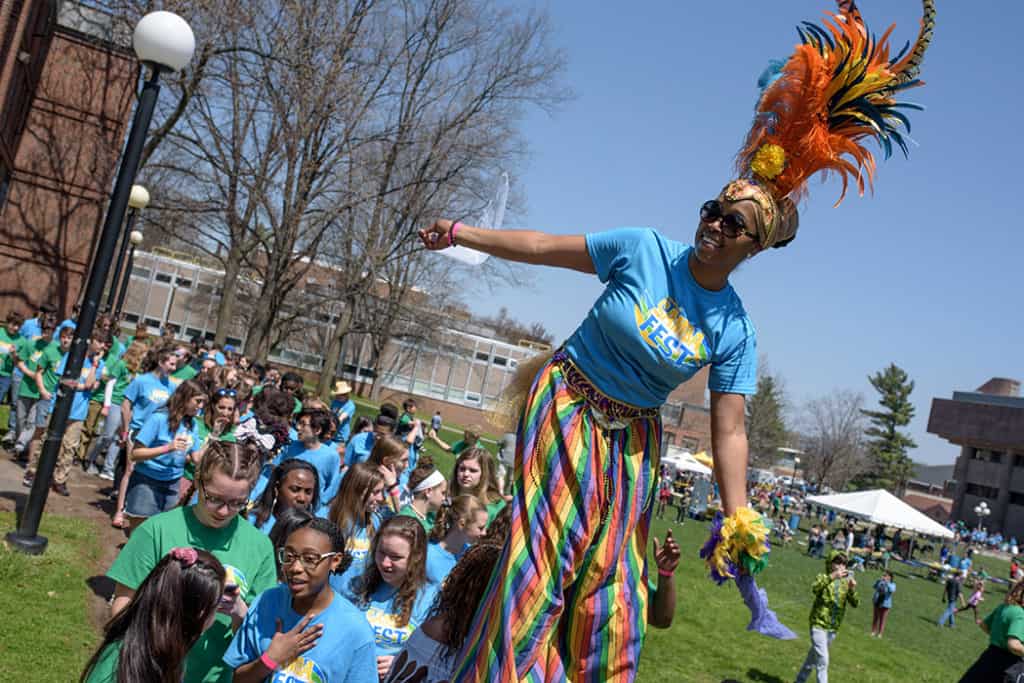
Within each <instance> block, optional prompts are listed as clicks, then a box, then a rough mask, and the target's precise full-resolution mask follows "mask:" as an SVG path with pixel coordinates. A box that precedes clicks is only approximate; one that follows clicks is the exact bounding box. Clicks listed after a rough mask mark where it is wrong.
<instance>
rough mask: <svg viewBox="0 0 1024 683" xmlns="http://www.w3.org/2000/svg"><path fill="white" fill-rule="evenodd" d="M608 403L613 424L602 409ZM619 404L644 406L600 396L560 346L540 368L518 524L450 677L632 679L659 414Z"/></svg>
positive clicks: (524, 431)
mask: <svg viewBox="0 0 1024 683" xmlns="http://www.w3.org/2000/svg"><path fill="white" fill-rule="evenodd" d="M595 398H597V399H598V400H595ZM609 403H611V404H613V405H611V407H612V408H617V409H618V410H615V411H611V412H614V413H615V414H617V415H618V419H617V421H616V422H615V423H611V424H609V420H608V419H607V418H606V417H605V416H604V415H605V413H602V412H600V411H599V410H598V409H597V406H598V405H601V406H604V407H606V408H607V407H609ZM623 409H625V410H626V412H627V413H628V411H633V412H634V413H641V411H640V409H635V408H632V407H630V406H624V404H615V402H614V401H612V400H611V399H608V397H604V396H600V395H599V392H597V390H596V389H595V388H594V387H593V386H592V385H589V382H588V381H587V380H586V378H585V377H584V376H582V374H581V373H580V372H579V371H578V370H577V369H576V368H575V367H573V366H572V365H571V363H570V362H569V361H568V360H567V359H565V358H564V357H562V358H561V359H560V357H559V356H557V355H556V357H555V360H553V361H552V362H550V363H548V364H547V365H546V366H545V367H544V368H543V369H542V370H541V371H540V373H539V374H538V376H537V378H536V379H535V380H534V384H533V387H532V389H531V391H530V395H529V397H528V398H527V401H526V406H525V410H524V413H523V417H522V420H521V422H520V425H519V435H518V436H519V438H518V440H517V452H516V464H515V487H514V499H513V502H512V529H511V532H510V534H509V539H508V541H507V542H506V544H505V548H504V551H503V553H502V557H501V559H500V561H499V563H498V566H497V567H496V569H495V573H494V574H493V575H492V576H491V580H490V583H489V585H488V587H487V591H486V593H485V596H484V598H483V600H482V602H481V604H480V607H479V608H478V609H477V613H476V615H475V617H474V619H473V625H472V627H471V629H470V632H469V635H468V637H467V639H466V642H465V644H464V645H463V648H462V650H461V651H460V653H459V655H458V662H459V664H458V667H457V670H456V674H455V676H454V677H453V678H452V681H453V683H454V682H456V681H458V682H468V681H473V682H476V681H479V682H487V683H491V682H493V681H500V682H502V683H510V682H512V681H524V680H525V681H537V682H540V681H544V682H547V681H551V682H554V681H565V680H569V681H573V682H574V683H575V682H589V681H594V682H597V681H602V682H603V681H616V682H620V681H632V680H633V678H634V676H635V675H636V668H637V663H638V661H639V657H640V644H641V642H642V640H643V635H644V630H645V627H646V623H647V602H648V595H647V567H646V560H645V552H646V548H647V535H648V529H649V526H650V520H651V506H652V503H653V499H654V485H655V482H656V481H657V476H656V473H657V467H658V457H659V450H658V449H659V444H660V443H661V422H660V419H659V418H658V416H657V413H656V411H652V410H646V411H642V416H630V415H628V414H626V415H625V416H624V415H623Z"/></svg>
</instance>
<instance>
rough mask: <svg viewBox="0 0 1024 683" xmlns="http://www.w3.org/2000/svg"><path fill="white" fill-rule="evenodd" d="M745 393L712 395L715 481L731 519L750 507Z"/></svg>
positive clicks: (712, 447) (712, 448)
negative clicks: (735, 513) (748, 502)
mask: <svg viewBox="0 0 1024 683" xmlns="http://www.w3.org/2000/svg"><path fill="white" fill-rule="evenodd" d="M744 419H745V418H744V399H743V395H742V394H726V393H721V392H718V391H712V392H711V450H712V452H713V453H714V454H715V458H714V459H715V478H716V479H718V487H719V489H720V490H721V495H722V507H723V508H724V510H723V511H724V513H725V515H726V516H729V515H731V514H733V513H734V512H736V509H737V508H741V507H743V506H745V505H746V504H747V431H746V426H745V424H744Z"/></svg>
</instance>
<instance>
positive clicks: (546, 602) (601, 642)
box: [420, 0, 934, 683]
mask: <svg viewBox="0 0 1024 683" xmlns="http://www.w3.org/2000/svg"><path fill="white" fill-rule="evenodd" d="M923 4H924V9H925V19H924V22H923V26H922V29H921V32H920V34H919V37H918V40H917V43H916V44H915V46H914V47H913V49H911V50H908V51H906V52H905V53H901V54H899V55H897V56H896V57H895V58H894V59H890V56H889V55H890V53H889V45H888V37H889V34H888V33H886V34H885V35H883V36H882V38H881V39H877V40H876V38H875V37H874V36H873V34H872V33H871V32H870V31H868V30H867V29H866V28H865V26H864V24H863V21H862V19H861V16H860V12H859V11H857V9H856V7H855V6H854V3H853V2H852V1H851V0H845V1H844V2H841V3H840V5H839V14H838V15H837V16H836V17H834V18H830V19H829V20H828V21H827V22H826V25H825V26H824V27H819V26H816V25H814V24H806V23H805V24H804V25H803V27H802V29H801V31H800V42H799V44H798V45H797V46H796V47H795V49H794V52H793V54H792V55H791V56H790V57H789V58H788V59H786V60H784V61H779V62H775V63H773V64H772V67H771V68H770V69H769V70H768V71H767V72H766V73H765V74H764V76H763V77H762V79H761V86H762V89H763V90H762V93H761V96H760V98H759V100H758V102H757V107H756V111H755V117H754V123H753V126H752V128H751V130H750V132H749V134H748V136H747V139H746V142H745V143H744V146H743V148H742V149H741V150H740V153H739V155H738V157H737V176H736V178H735V179H734V180H732V181H731V182H729V183H727V184H726V186H725V187H724V188H723V189H722V190H721V191H720V192H719V193H718V194H717V196H715V197H713V198H710V199H709V200H708V201H706V202H704V203H703V204H702V205H701V206H700V209H699V213H698V218H699V220H698V223H697V225H696V230H695V234H694V238H693V245H692V246H689V245H686V244H683V243H680V242H676V241H674V240H670V239H668V238H666V237H665V236H663V235H661V234H660V233H658V232H656V231H655V230H652V229H641V228H627V229H620V230H613V231H609V232H603V233H590V234H587V235H572V236H565V235H553V234H547V233H543V232H536V231H528V230H489V229H484V228H479V227H473V226H470V225H464V224H461V223H459V222H457V221H451V220H445V219H441V220H437V221H435V222H434V223H433V225H431V226H430V227H428V228H426V229H424V230H422V231H420V238H421V240H422V241H423V244H424V245H425V246H426V248H428V249H431V250H440V249H446V248H449V247H452V246H462V247H468V248H469V249H474V250H477V251H480V252H484V253H486V254H490V255H492V256H496V257H499V258H504V259H508V260H511V261H518V262H521V263H529V264H536V265H547V266H554V267H560V268H568V269H572V270H577V271H580V272H583V273H588V274H592V275H596V276H597V277H598V278H599V279H600V280H601V282H602V283H605V285H606V288H605V290H604V292H603V293H602V295H601V296H600V297H599V298H598V300H597V301H596V302H595V304H594V306H593V308H592V309H591V311H590V312H589V314H588V315H587V316H586V318H585V319H584V320H583V322H582V323H581V324H580V326H579V328H577V330H576V332H575V333H573V334H572V336H571V337H570V338H569V339H568V340H567V341H566V342H565V344H564V345H563V346H562V348H560V349H558V350H557V351H556V352H555V353H554V355H553V356H552V357H551V358H550V359H549V360H548V361H547V362H546V364H545V365H544V366H543V367H542V368H541V369H540V371H539V372H538V373H537V375H536V376H535V378H534V380H533V384H532V386H531V389H530V390H529V392H528V393H527V395H526V398H525V401H524V405H523V410H522V414H521V418H520V422H519V429H518V433H517V438H516V457H515V486H514V498H513V502H512V507H513V510H512V520H513V522H512V531H511V536H510V539H509V541H508V542H507V543H506V545H505V550H504V554H503V555H502V558H501V560H500V561H499V563H498V566H497V569H496V570H495V574H494V577H493V579H492V581H491V583H490V588H489V590H488V594H487V596H486V597H485V598H484V600H483V602H482V603H481V607H480V609H479V610H478V612H477V614H476V616H475V617H474V626H473V629H472V631H471V635H470V637H469V638H468V639H467V640H466V643H465V644H464V646H463V648H462V650H461V651H460V653H459V660H460V663H459V665H458V666H457V668H456V671H455V674H454V677H453V679H452V680H453V681H458V682H459V683H462V682H464V681H488V682H491V681H499V682H505V681H519V680H523V679H526V680H531V681H549V680H566V679H567V680H570V681H582V680H603V681H631V680H633V678H634V676H635V675H636V667H637V662H638V661H639V654H640V653H639V650H640V644H641V642H642V641H643V635H644V628H645V615H646V612H647V603H648V590H647V567H646V564H647V563H646V558H645V551H646V548H647V541H648V528H649V524H650V514H651V504H652V502H653V498H654V489H655V484H656V482H657V472H658V464H659V457H660V454H659V448H660V443H661V434H662V431H661V420H660V417H659V409H660V406H661V405H662V404H663V403H664V402H665V400H666V399H667V397H668V395H669V393H670V392H671V391H672V390H673V389H675V387H676V386H678V385H679V384H680V383H681V382H684V381H686V380H688V379H689V378H691V377H692V376H693V375H695V374H696V373H697V372H698V371H699V370H701V369H702V368H704V367H709V368H710V374H709V382H708V388H709V389H710V392H711V405H710V412H711V441H712V449H713V451H714V471H715V476H716V478H717V480H718V484H719V487H720V490H721V497H722V507H723V509H724V514H723V515H722V516H721V518H719V519H717V520H716V521H715V522H714V523H713V524H712V534H711V538H709V540H708V543H707V544H706V545H705V547H704V549H703V550H702V556H704V557H705V559H706V560H707V562H708V566H709V569H710V571H711V575H712V578H714V579H715V580H716V581H720V582H725V581H735V582H736V585H737V586H738V588H739V590H740V592H741V594H742V596H743V599H744V601H745V602H746V603H747V605H748V606H749V607H750V609H751V613H752V620H751V623H750V626H749V628H751V629H753V630H757V631H759V632H761V633H765V634H768V635H772V636H776V637H783V638H791V637H795V636H794V634H793V633H792V632H791V631H789V629H786V628H785V627H784V626H782V625H781V624H779V623H778V620H777V619H775V618H774V614H773V613H771V612H770V611H769V610H768V609H767V605H766V599H765V597H764V593H763V591H760V590H759V589H758V588H757V586H756V584H755V583H754V580H753V575H754V574H756V573H757V572H758V571H760V570H761V569H763V567H764V566H765V564H766V557H767V552H768V546H767V526H766V525H765V524H764V523H763V521H762V520H761V518H760V516H759V515H758V514H757V513H756V512H754V511H753V510H751V509H750V508H749V507H747V500H746V470H747V460H748V452H747V451H748V448H747V437H746V432H745V427H744V408H745V405H744V397H745V396H747V395H751V394H753V393H755V391H756V378H757V337H756V333H755V331H754V326H753V324H752V322H751V321H750V319H749V317H748V316H747V314H746V311H745V310H744V308H743V304H742V302H741V301H740V298H739V295H738V294H737V293H736V291H735V290H734V289H733V288H732V285H731V284H730V282H729V278H730V275H731V274H732V273H733V271H735V269H736V268H737V267H738V266H739V265H740V264H741V263H744V262H745V261H747V260H748V259H750V258H751V257H754V256H758V255H760V254H761V253H762V252H765V251H766V250H768V249H769V248H778V247H782V246H785V245H788V244H789V243H791V242H792V240H793V239H794V238H795V237H796V232H797V226H798V214H797V209H796V202H798V201H799V200H800V199H802V198H803V197H804V195H805V194H806V190H805V188H806V183H807V181H808V180H809V178H810V177H811V176H813V175H815V174H817V173H819V172H822V171H831V172H834V173H836V174H837V175H839V176H840V177H841V179H842V181H843V183H844V186H845V184H846V183H848V182H849V181H850V180H851V179H852V180H853V182H855V183H856V184H857V186H858V189H860V190H863V189H864V186H865V185H866V184H868V183H870V182H872V179H873V177H874V171H875V160H874V156H873V155H872V153H871V152H869V151H868V150H867V149H866V148H865V147H864V146H863V144H864V143H865V142H866V141H867V140H868V139H873V140H875V141H877V143H878V144H879V145H880V146H881V148H882V150H883V151H884V153H885V154H886V156H888V155H889V154H890V153H891V151H892V149H893V147H898V148H900V149H903V150H904V151H906V143H905V141H904V138H903V133H902V132H901V130H900V127H901V126H903V125H905V124H906V122H907V119H906V116H905V114H904V113H903V110H904V109H906V108H907V106H908V105H906V104H905V103H902V102H897V101H896V97H897V96H899V95H900V94H902V91H904V90H906V89H908V88H911V87H913V86H915V85H919V84H920V81H918V80H917V72H918V68H919V65H920V62H921V59H922V57H923V54H924V50H925V48H926V47H927V45H928V43H929V42H930V40H931V35H932V29H933V19H934V3H933V2H932V0H924V3H923ZM910 106H911V107H912V105H910ZM841 198H842V197H840V199H841Z"/></svg>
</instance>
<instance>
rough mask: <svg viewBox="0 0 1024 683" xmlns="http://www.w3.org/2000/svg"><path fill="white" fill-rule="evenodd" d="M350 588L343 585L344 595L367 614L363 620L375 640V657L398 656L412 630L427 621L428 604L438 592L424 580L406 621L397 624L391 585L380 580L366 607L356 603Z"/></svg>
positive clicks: (394, 594)
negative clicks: (368, 623)
mask: <svg viewBox="0 0 1024 683" xmlns="http://www.w3.org/2000/svg"><path fill="white" fill-rule="evenodd" d="M351 588H352V586H351V584H347V585H346V586H344V587H343V595H345V596H346V597H347V598H349V599H350V600H352V602H353V603H355V606H356V607H357V608H359V609H361V610H363V612H364V613H365V614H366V620H367V621H368V622H370V628H372V629H373V633H374V639H375V641H376V643H377V656H378V657H385V656H388V655H397V654H398V653H399V651H401V649H402V646H403V645H404V644H405V641H407V640H409V636H411V635H412V632H413V631H415V630H416V629H417V628H419V627H420V624H422V623H423V622H424V621H426V620H427V616H428V614H429V613H430V606H431V604H432V603H433V602H434V597H435V596H436V595H437V586H436V585H435V584H433V583H430V582H427V583H425V584H424V585H423V587H422V588H420V589H419V591H418V592H417V593H416V600H415V602H413V606H412V614H411V615H410V616H409V623H408V624H406V625H405V626H399V625H398V624H397V623H396V622H397V620H398V608H397V606H396V605H395V596H396V595H397V591H396V590H395V589H394V588H392V587H391V586H389V585H388V584H386V583H383V582H381V585H380V586H379V587H378V588H377V590H375V591H374V592H373V595H371V596H370V602H369V604H367V605H366V606H365V607H364V606H363V605H361V604H359V602H358V600H357V599H356V597H355V595H353V594H352V591H351Z"/></svg>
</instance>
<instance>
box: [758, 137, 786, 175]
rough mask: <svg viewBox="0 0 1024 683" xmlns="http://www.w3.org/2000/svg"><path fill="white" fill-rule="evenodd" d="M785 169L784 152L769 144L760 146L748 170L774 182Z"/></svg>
mask: <svg viewBox="0 0 1024 683" xmlns="http://www.w3.org/2000/svg"><path fill="white" fill-rule="evenodd" d="M784 168H786V150H784V149H782V147H779V146H778V145H775V144H772V143H770V142H768V143H765V144H763V145H761V146H760V147H759V148H758V150H757V152H756V153H755V154H754V159H753V161H751V162H750V170H752V171H753V172H754V173H756V174H757V175H759V176H761V177H762V178H766V179H767V180H774V179H775V178H776V177H777V176H778V175H779V174H780V173H782V170H783V169H784Z"/></svg>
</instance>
